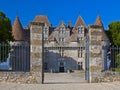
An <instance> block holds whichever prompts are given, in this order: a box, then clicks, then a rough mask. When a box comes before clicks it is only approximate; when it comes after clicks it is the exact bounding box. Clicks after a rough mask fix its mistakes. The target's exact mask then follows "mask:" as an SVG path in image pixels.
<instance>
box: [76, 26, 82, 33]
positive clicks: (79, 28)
mask: <svg viewBox="0 0 120 90" xmlns="http://www.w3.org/2000/svg"><path fill="white" fill-rule="evenodd" d="M77 30H78V34H84V27H83V26H78V28H77Z"/></svg>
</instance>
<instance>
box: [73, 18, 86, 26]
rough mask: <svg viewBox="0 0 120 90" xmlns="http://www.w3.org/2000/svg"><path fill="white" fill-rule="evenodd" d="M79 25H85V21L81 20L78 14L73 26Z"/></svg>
mask: <svg viewBox="0 0 120 90" xmlns="http://www.w3.org/2000/svg"><path fill="white" fill-rule="evenodd" d="M79 25H82V26H85V23H84V21H83V19H82V17H81V16H78V19H77V22H76V24H75V27H78V26H79Z"/></svg>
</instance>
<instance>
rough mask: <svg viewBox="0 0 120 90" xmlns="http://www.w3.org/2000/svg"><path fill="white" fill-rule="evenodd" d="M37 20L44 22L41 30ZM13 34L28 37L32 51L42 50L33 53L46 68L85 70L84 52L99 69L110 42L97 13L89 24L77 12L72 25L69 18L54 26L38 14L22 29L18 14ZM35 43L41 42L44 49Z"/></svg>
mask: <svg viewBox="0 0 120 90" xmlns="http://www.w3.org/2000/svg"><path fill="white" fill-rule="evenodd" d="M33 23H35V24H34V26H33V25H32V24H33ZM38 23H43V24H44V25H43V30H42V31H40V29H39V24H38ZM37 29H38V31H39V32H42V35H40V34H38V33H37V32H38V31H36V30H37ZM32 32H34V34H33V33H32ZM12 34H13V36H14V39H15V40H16V41H27V42H28V43H29V44H30V46H31V47H30V48H31V50H30V51H31V52H36V51H41V50H42V56H39V55H34V57H42V59H43V65H44V71H46V72H51V71H52V72H67V71H68V70H85V69H86V61H87V56H89V60H90V61H89V65H90V66H99V67H100V68H101V70H103V69H106V65H107V55H106V54H107V49H105V48H107V47H109V44H110V42H109V39H108V37H107V35H106V34H105V31H104V26H103V23H102V21H101V18H100V16H98V17H97V19H96V21H95V23H94V24H92V25H88V26H86V24H85V22H84V20H83V19H82V17H81V16H78V18H77V21H76V23H75V25H74V26H72V22H68V24H65V23H64V22H63V21H61V22H60V23H59V25H58V26H56V27H53V26H52V24H51V23H50V22H49V20H48V18H47V16H45V15H39V16H36V17H35V19H34V20H33V21H32V22H31V23H30V25H29V26H26V27H25V29H23V27H22V25H21V22H20V20H19V18H18V16H17V17H16V19H15V22H14V25H13V29H12ZM33 39H34V41H33ZM41 40H42V43H41ZM33 44H35V45H33ZM36 44H39V45H41V44H42V45H43V49H42V48H41V47H39V46H36ZM32 56H33V55H32V54H31V57H32ZM34 59H36V58H34Z"/></svg>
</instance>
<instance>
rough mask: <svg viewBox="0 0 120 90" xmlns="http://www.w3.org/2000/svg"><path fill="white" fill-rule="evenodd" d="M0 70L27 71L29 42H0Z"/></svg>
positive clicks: (28, 65)
mask: <svg viewBox="0 0 120 90" xmlns="http://www.w3.org/2000/svg"><path fill="white" fill-rule="evenodd" d="M0 70H1V71H6V70H7V71H29V70H30V46H29V44H28V43H27V42H24V41H18V42H17V41H16V42H9V43H0Z"/></svg>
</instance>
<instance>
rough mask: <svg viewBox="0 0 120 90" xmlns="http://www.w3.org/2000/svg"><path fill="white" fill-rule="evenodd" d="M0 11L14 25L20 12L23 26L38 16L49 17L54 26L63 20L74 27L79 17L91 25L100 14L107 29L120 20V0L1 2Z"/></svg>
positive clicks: (19, 0) (12, 0)
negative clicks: (109, 25)
mask: <svg viewBox="0 0 120 90" xmlns="http://www.w3.org/2000/svg"><path fill="white" fill-rule="evenodd" d="M0 10H1V11H3V12H4V13H5V14H6V15H7V17H9V18H10V19H11V21H12V24H13V22H14V19H15V17H16V15H17V12H18V16H19V18H20V20H21V22H22V25H23V26H25V25H27V24H28V23H29V22H30V21H32V20H33V19H34V17H35V16H36V15H47V16H48V18H49V21H50V23H51V24H52V25H53V26H57V25H58V24H59V23H60V21H62V20H63V21H64V22H65V23H66V24H67V22H68V21H69V20H71V21H72V25H73V26H74V25H75V22H76V20H77V17H78V15H81V16H82V18H83V19H84V21H85V23H86V25H89V24H93V23H94V22H95V20H96V17H97V15H98V14H100V16H101V19H102V21H103V24H104V26H105V29H107V28H108V24H109V23H110V22H113V21H119V20H120V0H0Z"/></svg>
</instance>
